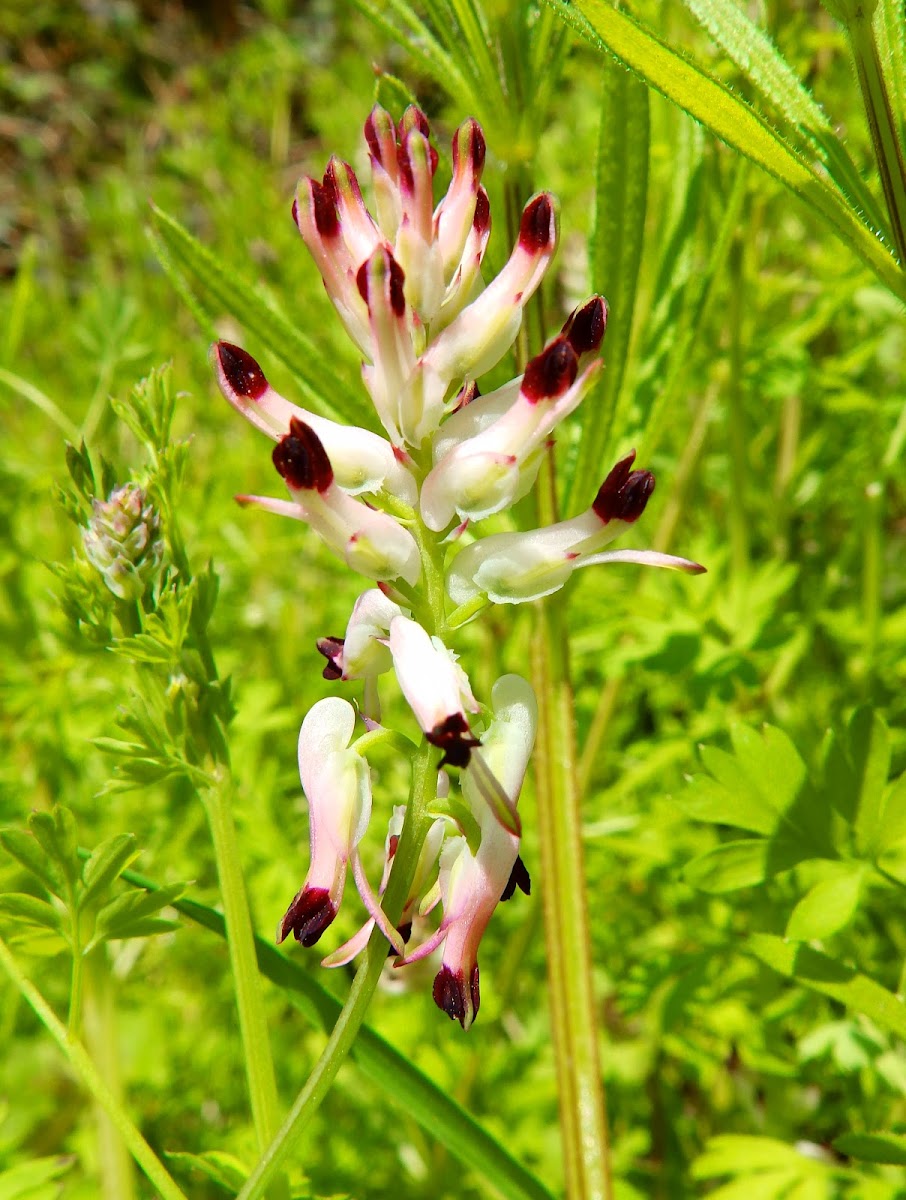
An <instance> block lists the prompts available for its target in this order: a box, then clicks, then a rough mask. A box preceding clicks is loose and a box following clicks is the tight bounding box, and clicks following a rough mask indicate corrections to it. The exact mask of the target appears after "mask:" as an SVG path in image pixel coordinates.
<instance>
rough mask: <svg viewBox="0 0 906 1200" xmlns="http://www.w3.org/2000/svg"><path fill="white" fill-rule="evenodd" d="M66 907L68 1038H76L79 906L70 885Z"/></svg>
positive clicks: (79, 982)
mask: <svg viewBox="0 0 906 1200" xmlns="http://www.w3.org/2000/svg"><path fill="white" fill-rule="evenodd" d="M67 892H68V894H67V897H66V907H67V909H68V910H69V927H70V941H71V942H72V974H71V976H70V981H69V1018H68V1027H69V1036H70V1037H74V1038H77V1037H78V1036H79V1033H80V1030H81V1028H82V968H83V965H84V958H83V957H82V934H81V923H80V921H79V905H78V898H77V897H76V892H75V887H74V886H73V885H72V883H70V884H69V887H68V889H67Z"/></svg>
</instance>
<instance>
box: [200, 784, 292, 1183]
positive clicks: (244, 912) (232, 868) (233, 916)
mask: <svg viewBox="0 0 906 1200" xmlns="http://www.w3.org/2000/svg"><path fill="white" fill-rule="evenodd" d="M227 787H228V784H227V783H226V781H223V782H221V784H220V786H218V787H212V788H211V789H209V790H208V791H207V792H206V793H203V794H202V796H201V799H202V801H203V803H204V806H205V811H206V813H207V816H208V823H209V825H210V828H211V839H212V841H213V843H214V855H215V859H216V862H217V878H218V881H219V884H220V895H221V899H222V902H223V915H224V921H225V923H226V931H227V944H228V946H229V951H230V967H231V969H232V973H233V985H234V988H235V991H236V1005H237V1008H238V1010H239V1031H240V1035H241V1038H242V1050H243V1057H244V1059H245V1070H246V1077H247V1080H248V1089H249V1101H250V1104H251V1109H252V1120H253V1122H254V1125H255V1135H256V1138H257V1141H258V1149H259V1151H263V1150H264V1149H265V1147H266V1146H267V1145H268V1144H269V1142H270V1141H271V1139H272V1138H273V1136H274V1134H275V1133H276V1131H277V1128H278V1125H279V1113H280V1108H279V1101H278V1097H277V1083H276V1079H275V1076H274V1061H273V1057H272V1055H271V1047H270V1039H269V1037H268V1029H267V1018H266V1016H265V1011H264V998H263V995H262V990H261V976H260V974H259V973H258V963H257V959H256V955H255V940H254V931H253V929H252V919H251V915H250V913H249V907H248V899H247V896H246V891H245V883H244V881H243V877H242V865H241V860H240V856H239V844H238V839H237V837H236V826H235V824H234V822H233V813H232V809H231V807H230V799H229V795H228V792H227ZM272 1178H273V1176H272ZM274 1184H275V1186H274V1192H273V1194H274V1195H275V1196H280V1197H283V1196H287V1195H288V1194H289V1192H288V1188H287V1185H286V1181H285V1179H280V1180H276V1179H275V1180H274Z"/></svg>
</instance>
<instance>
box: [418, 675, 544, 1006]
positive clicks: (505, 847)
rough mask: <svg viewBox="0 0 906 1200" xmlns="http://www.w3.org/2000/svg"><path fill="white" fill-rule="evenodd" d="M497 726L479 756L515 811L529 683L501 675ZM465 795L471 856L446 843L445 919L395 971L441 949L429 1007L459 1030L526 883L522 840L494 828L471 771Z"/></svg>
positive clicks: (527, 729) (455, 841) (460, 844)
mask: <svg viewBox="0 0 906 1200" xmlns="http://www.w3.org/2000/svg"><path fill="white" fill-rule="evenodd" d="M491 699H492V704H493V708H494V719H493V721H492V722H491V725H490V728H489V729H488V731H487V733H486V734H485V735H484V737H483V738H482V752H483V755H484V756H485V759H486V761H487V765H488V767H489V768H490V769H491V770H492V771H493V772H494V773H495V775H496V778H497V779H498V781H499V783H500V786H501V787H502V788H503V789H504V790H505V791H506V792H507V793H508V794H509V796H510V797H511V799H512V801H513V803H514V804H515V803H516V802H517V801H518V799H519V793H520V791H521V789H522V781H523V778H524V776H525V771H526V767H527V766H528V761H529V757H530V756H531V752H532V747H533V745H534V742H535V729H536V726H537V721H538V708H537V704H536V702H535V696H534V693H533V691H532V688H531V686H530V684H529V683H528V682H527V681H526V680H524V679H522V678H521V677H520V676H518V675H504V676H503V677H502V678H501V679H498V680H497V682H496V683H495V684H494V688H493V690H492V693H491ZM462 790H463V796H464V798H465V800H466V802H467V804H468V806H469V808H470V810H471V812H472V815H473V817H474V818H475V820H476V821H477V823H478V826H479V829H480V834H481V837H480V843H479V846H478V849H477V850H476V851H473V850H472V849H471V847H470V845H469V842H468V840H467V838H465V837H453V838H449V839H448V840H447V841H446V843H445V844H444V848H443V851H442V853H441V859H440V878H439V890H440V896H441V901H442V904H443V919H442V921H441V923H440V927H439V929H438V930H437V932H436V933H435V934H434V935H433V937H431V938H429V939H428V940H427V941H426V942H424V943H423V944H422V945H421V946H419V948H418V949H417V950H415V951H413V952H411V953H410V954H408V955H406V957H404V958H402V959H400V960H399V962H398V963H397V965H398V966H404V965H406V964H407V963H411V962H415V961H416V960H417V959H420V958H425V957H426V956H427V955H429V954H431V953H432V951H434V950H435V949H436V948H437V947H438V946H439V945H441V943H443V946H444V954H443V962H442V965H441V968H440V971H439V972H438V974H437V976H436V978H435V980H434V1001H435V1003H436V1004H437V1005H438V1007H439V1008H442V1009H443V1010H444V1012H445V1013H446V1014H447V1016H448V1017H450V1018H451V1019H453V1020H458V1021H459V1023H460V1024H461V1025H462V1027H463V1029H468V1027H469V1026H470V1025H471V1024H472V1022H473V1021H474V1019H475V1016H476V1014H477V1012H478V1005H479V1002H480V997H479V986H478V945H479V942H480V941H481V938H482V935H483V934H484V931H485V929H486V928H487V925H488V922H489V921H490V919H491V916H492V914H493V912H494V909H495V908H496V907H497V904H498V902H499V901H500V900H502V899H509V897H510V896H511V895H512V894H513V891H514V890H515V888H516V887H517V886H518V887H520V888H522V890H523V891H525V892H528V890H529V888H530V886H531V885H530V881H529V878H528V872H527V871H526V870H525V867H524V865H523V864H522V860H521V859H520V858H519V839H518V837H515V836H514V835H513V834H511V833H508V832H507V831H506V830H505V829H504V828H503V827H502V826H501V825H500V823H499V822H498V821H497V819H496V818H495V816H494V814H493V813H492V811H491V810H490V809H489V808H488V806H487V804H486V803H485V800H484V795H483V791H482V788H481V787H480V786H479V785H478V784H477V783H476V780H475V777H474V772H473V770H472V769H471V768H470V769H469V770H466V771H465V772H464V773H463V775H462Z"/></svg>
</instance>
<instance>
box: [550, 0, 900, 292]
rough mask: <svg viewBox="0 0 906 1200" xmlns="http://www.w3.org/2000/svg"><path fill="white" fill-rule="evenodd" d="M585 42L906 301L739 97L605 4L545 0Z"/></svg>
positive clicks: (885, 268)
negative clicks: (811, 218) (769, 179)
mask: <svg viewBox="0 0 906 1200" xmlns="http://www.w3.org/2000/svg"><path fill="white" fill-rule="evenodd" d="M546 2H547V3H549V4H553V5H555V6H556V7H557V9H558V10H559V11H560V13H561V14H562V16H563V18H564V19H565V20H566V21H567V22H568V23H569V24H570V25H572V27H573V28H574V29H577V30H578V32H579V33H580V34H581V35H582V36H583V37H584V38H586V39H587V40H589V41H591V42H592V43H594V44H596V45H597V46H598V47H599V48H600V49H601V50H603V51H606V52H607V53H609V54H612V55H614V56H615V57H616V58H618V59H619V60H620V61H621V62H623V63H625V65H626V66H628V67H629V68H630V69H631V70H633V71H634V72H636V73H637V74H638V75H640V76H641V78H642V79H643V80H644V81H645V82H646V83H647V84H648V85H649V86H650V87H653V88H654V89H655V90H656V91H659V92H660V93H661V94H662V95H664V96H666V97H667V99H668V100H671V101H673V103H675V104H677V105H679V107H680V108H682V109H684V110H685V111H686V112H688V113H689V115H690V116H692V117H694V118H695V119H696V120H697V121H700V122H701V123H702V124H703V125H704V126H706V128H708V129H710V130H711V132H712V133H714V134H715V135H716V136H717V137H719V138H720V139H721V140H722V141H724V142H726V143H727V145H729V146H731V147H732V148H733V149H734V150H737V151H739V153H740V154H744V155H745V156H746V157H747V158H750V159H751V160H752V161H753V162H755V163H757V164H758V166H760V167H762V168H763V169H764V170H765V171H767V172H768V173H769V174H770V175H772V176H773V177H774V178H775V179H777V180H779V181H780V182H781V183H783V184H784V185H785V186H786V187H788V188H789V189H790V190H791V191H792V192H794V193H795V195H797V196H799V197H800V199H802V200H803V201H804V202H805V204H806V205H807V207H809V208H810V209H811V210H812V211H814V212H816V213H818V214H820V215H821V216H822V217H823V218H824V220H825V221H826V222H827V223H828V224H829V225H830V226H831V227H832V228H833V229H834V231H835V232H836V233H837V235H838V236H839V237H840V239H841V240H842V241H843V242H844V243H845V244H846V245H848V246H849V247H850V248H851V249H852V250H853V252H854V253H855V254H857V255H858V257H859V258H861V260H862V261H863V262H864V263H865V264H866V266H868V267H869V268H870V269H871V270H872V271H873V272H874V274H875V275H876V276H877V278H878V279H880V280H881V282H882V283H883V284H884V285H885V286H886V287H888V288H889V289H890V291H892V292H893V293H894V295H896V296H899V297H900V298H901V299H906V273H904V272H903V271H902V270H901V268H900V267H899V265H898V264H897V261H896V259H895V258H894V257H893V255H892V254H891V252H890V251H889V250H888V249H887V248H886V246H884V245H883V244H882V243H881V242H880V241H879V239H878V238H877V236H876V235H875V234H874V233H873V232H872V230H871V229H870V228H869V227H868V226H867V225H866V224H864V222H863V221H862V220H861V219H860V217H859V215H858V214H857V213H856V212H855V211H854V210H853V209H852V208H851V207H850V206H849V205H848V204H847V202H846V200H845V199H844V198H843V197H842V196H841V195H840V193H839V191H838V190H837V189H836V188H835V187H834V185H833V184H832V183H830V182H829V181H828V180H827V179H826V178H825V177H824V176H823V175H822V174H821V173H820V172H819V171H818V170H817V168H816V167H815V166H814V165H813V164H812V163H811V162H808V161H806V159H804V158H803V157H802V156H801V155H800V154H799V153H798V152H797V151H796V150H795V148H793V147H791V146H790V145H789V143H788V142H787V141H785V140H784V138H783V137H782V136H781V134H779V133H778V131H777V130H776V129H773V128H772V127H771V126H770V125H769V124H768V122H767V121H766V120H765V119H764V118H763V117H762V116H760V115H759V114H758V113H757V112H755V110H754V109H753V108H751V107H750V106H749V105H748V104H746V103H745V102H744V101H743V100H742V99H741V98H740V97H739V96H737V95H736V94H735V93H734V92H732V91H731V90H730V89H729V88H727V87H725V86H724V85H723V84H722V83H720V82H719V81H718V80H716V79H714V78H713V77H712V76H710V75H709V74H708V73H707V72H706V71H704V70H702V68H701V67H700V66H698V65H697V64H695V63H693V62H691V61H690V60H689V59H687V58H683V57H681V56H680V55H679V54H677V53H676V51H674V50H672V49H671V48H670V47H669V46H667V45H666V44H665V43H664V42H662V41H661V40H660V39H659V38H658V37H657V36H656V35H655V34H654V33H653V32H652V31H651V30H649V29H647V28H646V27H645V26H643V25H641V24H640V23H639V22H637V21H635V20H633V19H632V18H631V17H628V16H627V15H626V14H625V13H624V12H622V11H620V10H619V9H616V8H613V7H611V5H610V4H609V3H607V2H606V0H575V4H573V5H569V4H566V3H565V2H564V0H546Z"/></svg>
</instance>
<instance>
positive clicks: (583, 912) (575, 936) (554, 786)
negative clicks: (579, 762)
mask: <svg viewBox="0 0 906 1200" xmlns="http://www.w3.org/2000/svg"><path fill="white" fill-rule="evenodd" d="M532 664H533V674H534V677H535V690H536V692H537V695H538V702H539V709H540V720H539V728H538V745H537V748H536V751H535V755H536V781H537V797H538V834H539V840H540V844H541V868H542V874H543V881H544V927H545V941H546V944H547V952H548V980H549V984H550V1010H551V1025H552V1031H553V1038H554V1061H555V1063H556V1070H557V1085H558V1091H559V1095H560V1122H561V1136H562V1140H563V1156H564V1168H565V1174H566V1195H567V1197H568V1200H609V1198H610V1197H611V1196H612V1194H613V1193H612V1181H611V1176H610V1153H609V1145H608V1135H607V1114H606V1107H605V1100H604V1088H603V1084H602V1079H601V1067H600V1063H599V1057H598V1030H597V1023H596V1019H595V1018H596V1012H595V998H594V989H593V986H592V975H591V940H590V937H589V921H588V905H587V899H586V890H585V863H584V855H583V848H582V825H581V812H580V796H579V788H578V782H577V774H576V743H575V714H574V711H573V695H572V688H571V686H570V680H569V656H568V640H567V638H566V630H565V627H564V622H563V609H562V607H561V606H560V605H558V604H556V603H554V604H552V603H551V602H550V601H545V602H543V603H542V604H541V606H540V612H539V616H538V624H537V627H536V632H535V638H534V641H533V645H532Z"/></svg>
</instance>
